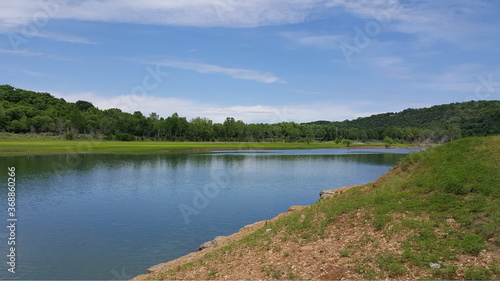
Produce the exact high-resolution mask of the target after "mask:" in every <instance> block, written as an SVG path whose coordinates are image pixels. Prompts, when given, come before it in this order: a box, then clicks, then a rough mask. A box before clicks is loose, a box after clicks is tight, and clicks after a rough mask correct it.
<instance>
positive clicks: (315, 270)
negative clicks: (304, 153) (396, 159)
mask: <svg viewBox="0 0 500 281" xmlns="http://www.w3.org/2000/svg"><path fill="white" fill-rule="evenodd" d="M499 171H500V136H493V137H475V138H465V139H460V140H458V141H454V142H451V143H447V144H445V145H442V146H439V147H436V148H433V149H429V150H427V151H424V152H420V153H416V154H411V155H409V156H407V157H406V158H405V159H404V160H403V161H402V162H401V163H400V164H399V165H398V166H397V167H395V168H394V169H392V170H391V171H389V172H388V173H387V174H385V175H384V176H382V177H381V178H379V179H378V180H376V181H374V182H372V183H369V184H366V185H361V186H356V187H353V188H350V189H347V190H344V191H342V192H337V193H336V194H335V195H334V196H332V197H329V198H325V199H322V200H320V201H318V202H317V203H316V204H313V205H311V206H308V207H305V208H303V209H301V210H297V211H294V212H289V213H286V214H284V215H281V216H279V217H278V218H275V219H273V220H270V221H266V222H261V223H260V224H258V225H257V227H255V226H254V228H257V229H256V230H253V229H251V230H252V231H250V234H248V235H246V236H244V237H243V238H238V239H235V240H234V241H232V242H230V243H229V244H227V245H225V246H222V247H219V248H216V249H211V250H210V249H209V250H203V251H201V252H199V253H197V254H193V255H194V256H191V258H188V259H184V260H182V259H181V260H177V261H173V262H169V263H166V264H162V265H159V266H156V267H154V268H152V269H151V272H150V273H149V274H147V275H142V276H139V277H137V279H140V280H144V279H233V280H236V279H324V280H328V279H385V278H394V279H433V278H435V279H499V278H500V231H499V230H500V207H499V206H500V172H499ZM250 228H251V227H250ZM186 261H189V262H186Z"/></svg>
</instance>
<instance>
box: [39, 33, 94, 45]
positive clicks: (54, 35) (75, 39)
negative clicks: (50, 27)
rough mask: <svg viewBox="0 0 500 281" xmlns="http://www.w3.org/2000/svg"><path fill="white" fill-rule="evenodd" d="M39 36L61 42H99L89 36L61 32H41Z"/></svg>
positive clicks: (91, 43) (90, 43)
mask: <svg viewBox="0 0 500 281" xmlns="http://www.w3.org/2000/svg"><path fill="white" fill-rule="evenodd" d="M36 36H37V37H42V38H47V39H53V40H57V41H61V42H68V43H75V44H89V45H98V44H99V43H97V42H94V41H92V40H90V39H88V38H85V37H81V36H75V35H69V34H60V33H52V32H39V33H37V34H36Z"/></svg>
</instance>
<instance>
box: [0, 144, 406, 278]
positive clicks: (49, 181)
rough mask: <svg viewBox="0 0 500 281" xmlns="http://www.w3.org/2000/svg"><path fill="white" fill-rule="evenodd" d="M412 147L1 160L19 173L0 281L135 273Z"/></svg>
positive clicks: (353, 179) (373, 173)
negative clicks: (12, 264) (12, 239)
mask: <svg viewBox="0 0 500 281" xmlns="http://www.w3.org/2000/svg"><path fill="white" fill-rule="evenodd" d="M411 151H413V150H409V149H390V150H385V149H374V150H369V149H363V150H342V149H332V150H327V149H319V150H281V151H273V150H267V151H251V152H248V151H247V152H241V151H239V152H237V151H224V152H213V153H202V154H200V153H198V154H195V153H191V154H161V155H80V156H77V155H59V156H31V157H29V158H28V157H4V158H0V161H1V169H2V171H1V174H0V179H1V181H2V188H1V194H0V195H1V197H0V200H1V201H3V202H7V190H6V183H7V167H9V166H14V167H16V172H17V176H16V178H17V204H18V205H17V218H18V222H17V229H16V240H17V244H16V247H17V248H16V258H17V260H16V262H17V264H16V273H15V274H12V273H9V272H8V271H7V268H8V266H7V263H6V261H7V257H6V255H7V247H8V246H7V236H8V233H7V232H8V230H7V228H6V226H7V225H8V223H7V212H6V211H7V206H6V204H3V203H2V204H1V205H0V206H1V213H0V215H1V216H0V226H2V227H0V253H1V255H0V261H1V262H0V279H106V280H110V279H114V280H122V279H129V278H132V277H134V276H136V275H139V274H143V273H145V271H146V269H147V268H149V267H151V266H153V265H156V264H158V263H162V262H165V261H168V260H171V259H174V258H177V257H179V256H182V255H184V254H187V253H189V252H191V251H195V250H197V247H198V245H200V244H201V243H203V242H206V241H208V240H211V239H213V238H214V237H215V236H217V235H229V234H231V233H234V232H235V231H237V230H238V229H239V228H241V227H242V226H244V225H247V224H250V223H253V222H256V221H260V220H264V219H270V218H272V217H274V216H275V215H276V214H277V213H281V212H285V211H286V210H287V209H288V207H290V206H292V205H308V204H312V203H314V202H316V201H317V200H318V197H319V195H318V193H319V192H320V191H321V190H324V189H334V188H338V187H342V186H347V185H353V184H361V183H366V182H369V181H372V180H375V179H376V178H378V177H379V176H380V175H382V174H383V173H385V172H386V171H388V170H389V169H390V168H391V167H392V166H393V165H395V164H396V162H397V161H398V160H399V159H401V157H403V156H404V154H407V153H410V152H411Z"/></svg>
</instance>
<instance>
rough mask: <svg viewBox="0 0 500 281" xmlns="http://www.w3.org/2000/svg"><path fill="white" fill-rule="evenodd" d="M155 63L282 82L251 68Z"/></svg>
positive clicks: (266, 73)
mask: <svg viewBox="0 0 500 281" xmlns="http://www.w3.org/2000/svg"><path fill="white" fill-rule="evenodd" d="M155 64H158V65H162V66H168V67H173V68H180V69H188V70H193V71H196V72H198V73H203V74H224V75H227V76H230V77H232V78H236V79H244V80H254V81H257V82H261V83H266V84H269V83H276V82H284V81H283V80H281V79H280V78H278V77H277V76H275V75H274V74H272V73H269V72H262V71H257V70H251V69H242V68H228V67H222V66H218V65H213V64H204V63H193V62H182V61H172V60H170V61H160V62H155Z"/></svg>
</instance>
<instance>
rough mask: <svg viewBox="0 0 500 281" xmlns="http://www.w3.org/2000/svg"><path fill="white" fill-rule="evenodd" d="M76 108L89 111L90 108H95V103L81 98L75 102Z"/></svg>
mask: <svg viewBox="0 0 500 281" xmlns="http://www.w3.org/2000/svg"><path fill="white" fill-rule="evenodd" d="M75 105H76V108H78V110H80V111H87V109H89V108H94V105H93V104H92V103H90V102H88V101H83V100H79V101H77V102H76V103H75Z"/></svg>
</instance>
